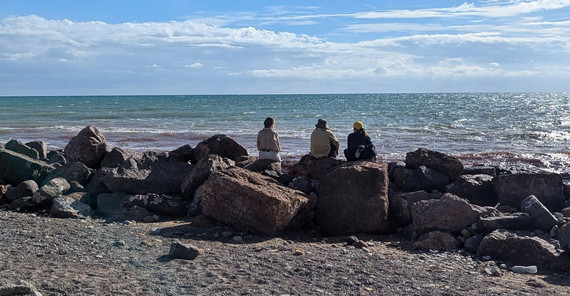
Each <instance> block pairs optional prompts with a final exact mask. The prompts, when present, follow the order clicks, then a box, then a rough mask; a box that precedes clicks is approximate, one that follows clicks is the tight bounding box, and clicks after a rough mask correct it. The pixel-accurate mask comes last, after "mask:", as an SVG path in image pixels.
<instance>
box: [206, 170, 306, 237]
mask: <svg viewBox="0 0 570 296" xmlns="http://www.w3.org/2000/svg"><path fill="white" fill-rule="evenodd" d="M202 192H203V195H202V213H203V214H204V215H205V216H207V217H211V218H214V219H216V220H218V221H221V222H223V223H226V224H228V225H230V226H233V227H236V228H239V229H243V230H249V231H252V232H255V233H260V234H266V235H271V234H274V233H275V232H277V231H279V230H281V229H283V228H284V227H286V226H287V224H289V222H290V221H291V220H292V219H293V217H294V216H295V215H296V214H297V212H298V211H299V210H300V209H301V208H302V207H303V206H304V205H306V204H307V203H308V202H309V199H308V198H307V196H306V195H305V194H303V193H302V192H301V191H298V190H293V189H290V188H287V187H285V186H282V185H280V184H279V183H278V182H277V181H275V180H273V179H271V178H270V177H266V176H263V175H261V174H258V173H255V172H251V171H249V170H246V169H243V168H239V167H231V168H229V169H227V170H223V171H218V172H216V173H213V174H211V175H210V177H209V178H208V180H206V182H205V183H204V185H203V186H202Z"/></svg>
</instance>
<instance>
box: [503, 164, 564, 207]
mask: <svg viewBox="0 0 570 296" xmlns="http://www.w3.org/2000/svg"><path fill="white" fill-rule="evenodd" d="M493 188H494V190H495V193H496V194H497V200H498V202H499V203H501V204H503V205H508V206H511V207H516V208H519V209H520V206H521V202H522V200H523V199H525V198H526V197H527V196H529V195H534V196H536V198H537V199H538V200H539V201H540V202H541V203H542V204H544V206H546V208H548V209H549V210H550V211H551V212H557V211H560V210H561V209H563V208H564V201H565V198H564V185H563V182H562V176H560V175H559V174H554V173H517V174H508V175H499V176H497V177H495V178H494V179H493Z"/></svg>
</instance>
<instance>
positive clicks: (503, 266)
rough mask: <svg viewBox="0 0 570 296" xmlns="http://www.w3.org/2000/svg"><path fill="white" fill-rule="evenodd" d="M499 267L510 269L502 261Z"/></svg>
mask: <svg viewBox="0 0 570 296" xmlns="http://www.w3.org/2000/svg"><path fill="white" fill-rule="evenodd" d="M499 268H500V269H503V270H507V269H509V268H508V267H507V265H506V264H505V263H501V265H499Z"/></svg>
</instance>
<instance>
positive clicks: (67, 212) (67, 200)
mask: <svg viewBox="0 0 570 296" xmlns="http://www.w3.org/2000/svg"><path fill="white" fill-rule="evenodd" d="M92 214H93V211H92V210H91V207H90V206H89V205H87V204H84V203H82V202H80V201H77V200H75V199H73V198H71V197H66V196H64V197H58V198H54V200H53V205H52V207H51V209H50V215H52V216H53V217H57V218H85V217H89V216H91V215H92Z"/></svg>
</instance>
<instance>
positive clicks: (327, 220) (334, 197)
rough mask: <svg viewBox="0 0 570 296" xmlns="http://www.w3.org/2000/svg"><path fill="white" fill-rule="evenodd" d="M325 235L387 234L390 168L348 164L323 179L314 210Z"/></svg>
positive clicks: (361, 163) (378, 165)
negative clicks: (385, 232)
mask: <svg viewBox="0 0 570 296" xmlns="http://www.w3.org/2000/svg"><path fill="white" fill-rule="evenodd" d="M315 217H316V221H317V224H318V225H319V226H320V227H321V230H322V231H323V233H325V234H328V235H343V234H353V233H363V232H375V233H380V232H384V231H386V230H387V228H388V167H387V165H386V164H381V163H374V162H367V161H365V162H351V163H346V164H344V165H342V166H340V167H338V168H336V169H334V170H333V171H331V172H330V173H328V174H327V175H325V176H324V178H323V179H322V183H321V186H320V190H319V199H318V202H317V207H316V211H315Z"/></svg>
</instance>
